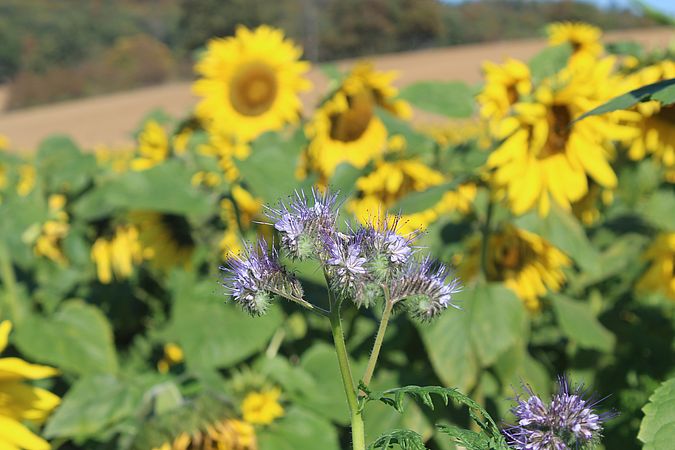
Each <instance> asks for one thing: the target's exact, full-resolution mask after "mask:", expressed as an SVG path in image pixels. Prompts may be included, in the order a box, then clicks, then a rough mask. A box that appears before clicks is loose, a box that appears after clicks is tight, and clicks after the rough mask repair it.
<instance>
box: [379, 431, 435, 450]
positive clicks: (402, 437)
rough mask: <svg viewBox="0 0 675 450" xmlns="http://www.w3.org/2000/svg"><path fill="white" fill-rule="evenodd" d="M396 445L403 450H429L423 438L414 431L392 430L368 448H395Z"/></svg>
mask: <svg viewBox="0 0 675 450" xmlns="http://www.w3.org/2000/svg"><path fill="white" fill-rule="evenodd" d="M394 445H398V446H399V447H400V448H401V449H402V450H427V447H426V446H425V445H424V441H423V440H422V436H420V435H419V434H418V433H415V432H414V431H412V430H392V431H390V432H388V433H386V434H384V435H382V436H380V437H379V438H377V440H375V442H373V443H372V444H370V445H369V446H368V450H374V449H376V448H383V449H388V448H394Z"/></svg>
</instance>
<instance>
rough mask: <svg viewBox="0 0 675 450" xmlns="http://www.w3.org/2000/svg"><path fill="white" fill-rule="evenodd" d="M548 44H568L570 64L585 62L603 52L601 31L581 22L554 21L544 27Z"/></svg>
mask: <svg viewBox="0 0 675 450" xmlns="http://www.w3.org/2000/svg"><path fill="white" fill-rule="evenodd" d="M546 32H547V34H548V43H549V44H550V45H560V44H566V43H568V44H570V45H571V46H572V52H573V53H572V56H571V57H570V64H587V63H589V62H591V61H593V60H595V59H596V58H597V57H598V56H600V55H601V54H602V52H603V46H602V43H601V42H600V38H601V37H602V31H601V30H600V28H598V27H594V26H593V25H589V24H587V23H583V22H556V23H552V24H550V25H549V26H548V27H547V28H546Z"/></svg>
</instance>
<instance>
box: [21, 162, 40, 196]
mask: <svg viewBox="0 0 675 450" xmlns="http://www.w3.org/2000/svg"><path fill="white" fill-rule="evenodd" d="M36 174H37V172H36V171H35V167H33V166H32V165H30V164H22V165H21V166H19V181H18V182H17V183H16V192H17V194H19V195H20V196H21V197H25V196H27V195H28V194H30V193H31V192H33V188H34V187H35V176H36Z"/></svg>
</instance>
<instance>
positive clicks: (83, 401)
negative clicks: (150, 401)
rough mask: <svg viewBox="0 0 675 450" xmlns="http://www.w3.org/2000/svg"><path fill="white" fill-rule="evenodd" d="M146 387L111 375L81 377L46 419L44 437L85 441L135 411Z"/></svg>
mask: <svg viewBox="0 0 675 450" xmlns="http://www.w3.org/2000/svg"><path fill="white" fill-rule="evenodd" d="M142 396H143V389H142V388H141V387H139V386H136V385H133V384H131V383H126V382H123V381H121V380H119V379H118V378H116V377H114V376H112V375H94V376H87V377H84V378H81V379H79V380H78V381H76V382H75V384H73V385H72V387H71V388H70V389H69V390H68V393H67V394H66V395H65V396H64V397H63V401H62V403H61V405H60V406H59V408H58V409H57V410H56V412H55V413H54V415H53V416H52V417H51V418H50V420H49V422H47V427H46V428H45V436H46V437H47V438H49V439H53V438H75V439H78V440H83V439H86V438H88V437H92V436H96V434H97V433H99V432H102V431H103V430H105V429H106V427H109V426H110V425H113V424H115V423H117V422H119V421H121V420H123V419H125V418H127V417H129V416H131V415H132V414H134V412H135V411H136V409H137V408H138V406H139V404H140V402H141V399H142Z"/></svg>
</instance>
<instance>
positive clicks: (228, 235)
mask: <svg viewBox="0 0 675 450" xmlns="http://www.w3.org/2000/svg"><path fill="white" fill-rule="evenodd" d="M231 197H232V198H231V199H230V198H224V199H223V200H222V201H221V202H220V206H221V219H222V220H223V222H224V223H225V225H226V227H227V228H226V230H225V233H224V234H223V238H222V239H221V241H220V250H221V251H222V257H223V259H228V258H229V257H231V256H232V255H236V254H238V253H240V252H241V251H242V250H243V248H242V239H241V237H240V234H241V232H242V231H246V230H248V229H250V228H251V226H252V225H253V222H254V220H255V219H261V214H262V201H261V200H260V199H259V198H256V197H254V196H253V195H251V193H250V192H248V191H247V190H246V189H244V188H242V187H241V186H239V185H236V184H235V185H234V186H232V190H231ZM268 231H269V230H268Z"/></svg>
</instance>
